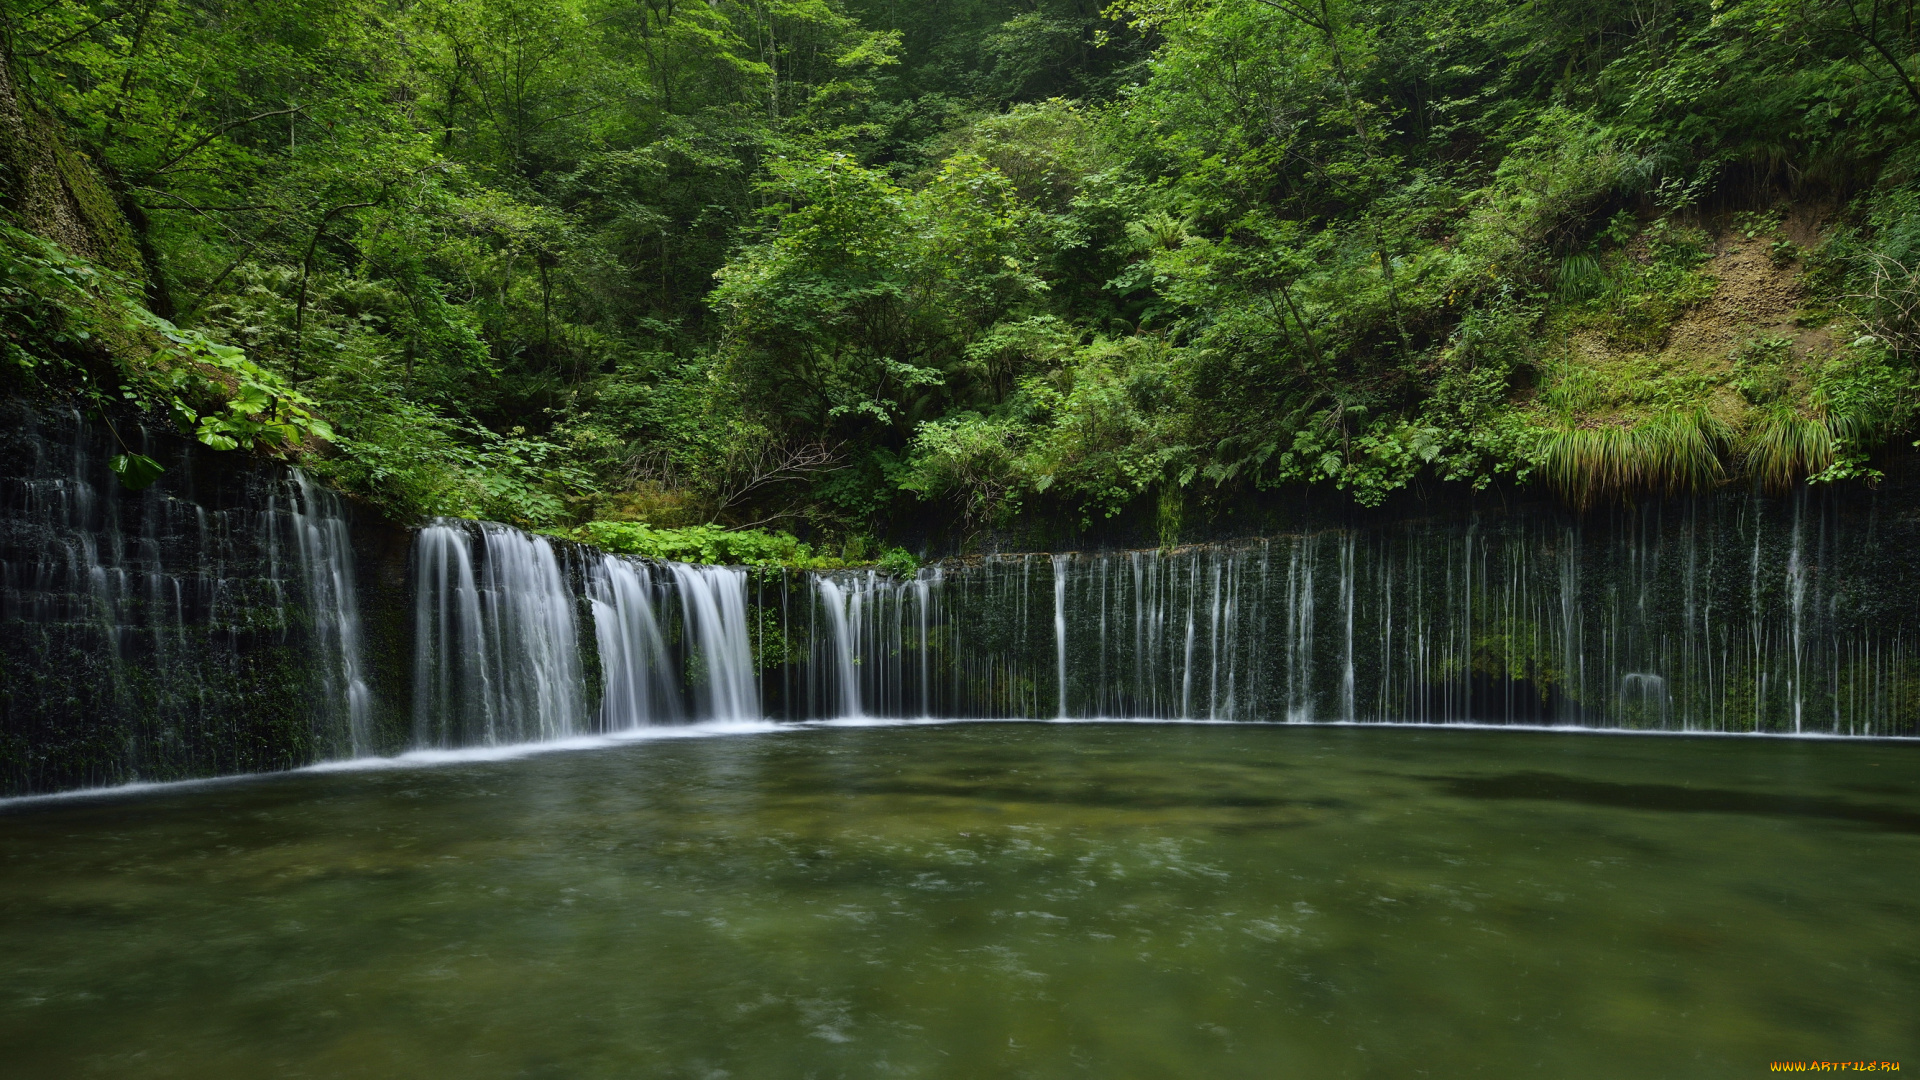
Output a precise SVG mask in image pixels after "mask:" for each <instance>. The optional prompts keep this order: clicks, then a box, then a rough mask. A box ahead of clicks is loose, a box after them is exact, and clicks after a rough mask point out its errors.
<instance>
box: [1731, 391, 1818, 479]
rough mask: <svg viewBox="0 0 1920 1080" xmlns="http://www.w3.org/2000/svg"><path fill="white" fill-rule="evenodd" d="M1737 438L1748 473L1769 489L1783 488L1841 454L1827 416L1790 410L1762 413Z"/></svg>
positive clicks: (1813, 472)
mask: <svg viewBox="0 0 1920 1080" xmlns="http://www.w3.org/2000/svg"><path fill="white" fill-rule="evenodd" d="M1740 441H1741V451H1742V456H1743V457H1744V458H1745V464H1746V472H1747V475H1748V476H1751V477H1752V478H1753V480H1754V482H1755V483H1757V484H1759V485H1760V486H1761V487H1762V488H1765V489H1766V490H1768V491H1785V490H1787V489H1788V488H1790V487H1792V486H1793V485H1795V484H1797V483H1799V482H1800V481H1801V480H1804V479H1806V478H1807V477H1809V476H1812V475H1813V474H1815V473H1818V472H1820V471H1821V470H1823V469H1825V468H1826V467H1827V466H1829V465H1832V464H1833V463H1834V461H1835V460H1836V459H1837V458H1838V457H1839V456H1840V440H1838V439H1836V438H1835V437H1834V430H1833V427H1832V425H1830V424H1829V423H1828V420H1827V418H1826V417H1824V416H1803V415H1801V414H1800V413H1798V412H1795V411H1793V410H1792V409H1769V410H1767V411H1766V412H1763V413H1761V414H1760V415H1759V417H1758V418H1756V419H1755V420H1754V422H1753V423H1752V424H1751V425H1750V426H1748V428H1747V430H1746V433H1745V435H1744V437H1743V438H1742V439H1741V440H1740Z"/></svg>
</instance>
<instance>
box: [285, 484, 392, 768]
mask: <svg viewBox="0 0 1920 1080" xmlns="http://www.w3.org/2000/svg"><path fill="white" fill-rule="evenodd" d="M293 480H294V489H295V491H296V492H297V493H298V498H297V499H296V500H295V501H294V503H293V506H292V510H291V513H290V516H291V517H292V524H293V533H294V537H295V542H296V544H297V545H298V549H299V552H300V563H301V566H302V568H303V569H304V571H305V577H306V583H307V606H308V611H309V612H310V617H311V618H312V621H313V636H314V650H315V652H316V653H318V654H319V655H318V656H317V658H316V659H317V660H318V663H317V664H316V665H315V667H316V670H317V671H318V672H319V682H320V688H319V689H320V697H319V701H320V707H321V708H322V709H323V710H324V711H327V712H329V713H331V714H332V715H334V716H336V717H338V719H339V721H340V722H341V724H343V725H344V728H345V732H346V736H347V745H346V747H345V749H346V751H347V752H348V753H349V754H351V755H353V756H355V757H359V756H363V755H366V754H371V753H373V752H374V749H375V747H374V741H373V730H372V725H373V700H372V696H371V695H370V694H369V693H368V690H367V681H366V676H365V662H364V659H363V657H362V654H361V649H362V645H361V638H360V604H359V601H358V599H357V597H356V590H355V587H354V567H353V543H352V540H351V538H350V537H349V535H348V532H347V521H346V518H345V516H344V515H342V513H341V512H340V500H339V497H338V496H336V495H334V494H333V493H332V492H330V491H328V490H326V489H325V488H322V487H320V486H319V485H317V484H315V483H313V482H312V481H311V480H309V479H307V476H306V474H305V473H302V472H300V471H299V470H298V469H296V470H294V473H293Z"/></svg>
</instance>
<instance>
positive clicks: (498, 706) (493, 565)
mask: <svg viewBox="0 0 1920 1080" xmlns="http://www.w3.org/2000/svg"><path fill="white" fill-rule="evenodd" d="M476 533H477V536H476V535H475V534H476ZM476 540H478V542H479V550H480V552H481V554H483V555H484V558H481V559H479V560H476V558H475V541H476ZM414 550H415V558H414V566H415V590H416V593H415V604H416V607H415V620H416V622H415V666H414V672H415V675H414V706H413V708H414V730H415V744H416V745H418V746H441V747H445V746H470V745H496V744H500V743H515V742H532V741H537V740H543V739H556V738H564V737H566V736H568V735H573V734H578V733H580V732H582V731H584V730H586V704H585V682H584V679H583V678H582V674H581V665H580V651H579V641H578V639H577V629H576V625H575V622H574V597H573V593H572V592H571V591H570V590H569V589H568V587H567V583H566V580H565V579H564V577H563V576H562V574H561V572H560V566H559V562H558V560H557V559H556V558H555V555H554V550H553V546H552V545H551V544H550V543H548V542H547V540H546V539H545V538H543V537H537V536H529V535H528V534H526V533H523V532H521V531H519V530H518V529H512V528H508V527H507V526H504V525H494V524H491V523H482V524H479V525H473V524H471V523H467V522H454V521H449V520H445V519H442V520H440V521H436V522H434V523H433V524H431V525H429V526H427V527H426V528H424V529H422V530H420V535H419V537H418V538H417V539H416V541H415V548H414Z"/></svg>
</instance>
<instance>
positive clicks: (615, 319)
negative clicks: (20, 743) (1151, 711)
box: [0, 0, 1920, 565]
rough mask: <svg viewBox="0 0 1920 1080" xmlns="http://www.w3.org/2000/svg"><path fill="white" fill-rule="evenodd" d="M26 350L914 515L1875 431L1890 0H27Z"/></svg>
mask: <svg viewBox="0 0 1920 1080" xmlns="http://www.w3.org/2000/svg"><path fill="white" fill-rule="evenodd" d="M4 10H5V22H4V26H3V27H0V33H4V42H0V45H3V46H4V48H5V50H6V54H7V64H6V65H5V66H4V69H3V70H0V191H4V194H5V206H4V211H5V217H6V223H5V224H4V225H3V226H0V230H3V234H0V323H3V325H0V333H3V334H4V342H5V353H6V359H5V360H4V361H0V384H4V385H0V392H4V393H7V394H11V395H15V396H26V397H31V398H36V399H41V400H49V401H60V402H67V403H71V404H72V405H73V406H74V407H75V408H79V409H84V410H87V411H90V412H93V413H96V414H97V415H99V416H101V417H103V418H106V419H108V420H109V421H110V422H111V423H113V424H115V425H117V428H116V430H117V431H118V433H119V434H118V437H120V438H121V440H122V444H123V447H124V449H125V453H124V454H122V455H120V456H118V457H116V458H115V459H114V469H115V472H116V473H117V474H119V476H120V478H121V481H122V483H124V484H126V485H127V486H129V487H142V486H145V485H148V484H152V483H155V482H159V481H160V480H161V479H163V477H162V474H161V471H160V466H159V464H158V463H157V462H155V461H154V460H153V459H152V458H151V457H150V456H148V455H146V454H143V453H141V452H139V451H140V447H139V446H138V445H137V442H136V440H137V434H136V433H135V432H134V431H133V430H132V429H131V427H130V425H134V424H143V425H146V426H147V427H148V428H151V429H154V430H158V429H161V428H173V429H175V430H177V431H178V432H180V433H181V434H183V435H187V436H189V437H192V438H194V439H197V440H198V441H199V442H200V443H203V444H205V445H206V446H208V447H211V448H214V449H216V450H221V451H227V452H232V453H237V454H256V455H263V456H268V457H277V458H282V459H286V460H288V461H291V462H295V463H297V464H299V465H300V466H301V467H302V468H303V469H304V470H305V471H306V472H307V473H309V474H311V475H314V476H317V477H319V478H322V479H323V480H324V481H325V482H327V483H329V484H331V485H333V486H334V487H336V488H338V489H340V490H341V491H343V492H346V493H348V494H350V495H352V496H355V497H358V498H359V499H362V500H365V501H367V502H368V503H370V504H372V505H373V506H375V507H377V508H378V509H380V510H381V511H382V512H384V513H386V514H388V515H389V516H391V517H393V518H395V519H398V520H402V521H419V520H424V519H426V518H429V517H432V516H436V515H446V516H459V517H478V518H487V519H493V520H498V521H502V522H508V523H511V524H514V525H518V526H521V527H524V528H529V529H534V530H539V531H544V532H549V533H554V534H559V535H566V536H571V537H576V538H580V539H586V540H591V541H593V542H594V543H596V544H598V545H600V546H602V547H605V548H607V549H609V550H615V551H624V552H628V553H631V554H645V555H656V556H664V557H671V558H678V559H687V560H693V561H726V562H736V563H739V562H747V563H755V562H761V563H765V562H781V563H788V564H798V565H809V564H819V565H828V564H834V563H844V562H862V561H873V560H876V559H888V560H896V561H902V560H903V561H905V562H906V563H908V564H911V563H912V561H913V559H914V558H915V556H914V555H913V554H909V553H908V552H907V551H906V550H904V549H903V548H902V546H901V544H902V542H903V541H902V538H903V537H907V536H913V537H919V538H921V541H920V544H919V546H920V548H921V550H922V552H923V553H924V551H925V549H926V547H927V542H926V540H925V538H927V537H943V538H945V539H944V540H942V541H941V542H940V544H937V545H935V546H941V545H944V547H945V548H946V549H947V550H973V549H978V548H980V547H981V546H982V545H993V544H995V543H1000V542H1001V540H999V539H996V538H1006V537H1015V538H1025V542H1027V543H1028V544H1029V546H1038V545H1037V544H1036V543H1035V542H1034V541H1035V539H1036V538H1038V540H1039V541H1042V542H1043V541H1044V540H1045V539H1046V536H1045V531H1046V530H1048V529H1053V530H1058V529H1061V528H1067V529H1082V530H1085V529H1096V528H1099V527H1101V525H1102V523H1106V522H1113V521H1115V520H1127V521H1135V522H1145V523H1147V524H1146V527H1147V528H1148V529H1149V530H1150V531H1152V533H1153V534H1154V535H1157V536H1158V537H1159V538H1160V540H1161V541H1162V542H1164V543H1173V542H1177V541H1178V540H1179V539H1180V537H1181V536H1182V535H1183V531H1184V530H1189V529H1191V528H1192V527H1193V523H1194V522H1199V521H1204V520H1206V518H1207V517H1208V515H1210V514H1212V513H1214V512H1215V511H1216V510H1217V509H1218V508H1220V507H1225V506H1230V505H1236V504H1244V503H1246V502H1248V501H1250V500H1251V501H1257V500H1259V499H1261V498H1263V497H1267V496H1268V495H1269V494H1270V493H1273V492H1277V491H1281V490H1294V489H1302V488H1304V489H1326V490H1328V491H1330V492H1334V493H1337V497H1338V498H1339V499H1343V500H1346V501H1347V502H1348V503H1349V504H1351V505H1355V506H1358V507H1372V506H1378V505H1380V504H1382V503H1383V502H1384V501H1386V500H1389V499H1392V498H1395V497H1397V496H1398V495H1399V494H1400V493H1407V492H1433V491H1446V490H1460V491H1472V490H1480V489H1485V488H1488V487H1489V486H1501V485H1506V486H1512V487H1514V488H1516V489H1529V490H1531V489H1538V490H1540V491H1541V492H1543V493H1550V494H1551V496H1552V497H1554V498H1557V499H1560V500H1563V501H1564V502H1566V503H1567V504H1569V505H1571V506H1573V507H1575V508H1586V507H1591V506H1596V505H1600V504H1603V503H1607V502H1612V501H1618V500H1623V499H1634V498H1642V497H1649V496H1661V495H1671V494H1679V493H1685V492H1691V491H1699V490H1704V489H1707V488H1711V487H1716V486H1720V485H1729V484H1747V485H1754V486H1757V487H1759V488H1762V489H1766V490H1774V491H1781V490H1786V489H1789V488H1792V487H1794V486H1795V485H1799V484H1802V483H1811V484H1872V483H1874V482H1875V481H1876V480H1877V479H1879V478H1880V477H1881V475H1882V473H1883V472H1884V470H1885V469H1886V468H1887V467H1889V465H1890V464H1891V461H1890V459H1891V458H1892V457H1894V456H1896V454H1897V453H1898V452H1899V451H1900V450H1902V449H1904V448H1907V447H1909V446H1910V445H1911V440H1912V437H1913V432H1912V431H1911V427H1912V424H1911V421H1912V419H1913V416H1914V411H1915V360H1916V352H1917V351H1920V323H1916V321H1915V320H1916V317H1920V141H1916V140H1915V138H1914V134H1915V122H1916V118H1920V4H1917V3H1916V0H1532V2H1514V0H1429V2H1423V3H1413V2H1407V0H1372V2H1358V0H1116V2H1115V3H1113V4H1112V5H1111V6H1105V7H1103V6H1101V5H1100V4H1098V3H1094V2H1090V0H924V2H921V3H911V4H910V3H900V2H898V0H708V2H706V3H693V2H689V0H276V2H274V3H260V2H257V0H256V2H244V0H5V5H4Z"/></svg>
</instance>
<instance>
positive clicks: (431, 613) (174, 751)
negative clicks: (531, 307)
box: [0, 414, 1920, 792]
mask: <svg viewBox="0 0 1920 1080" xmlns="http://www.w3.org/2000/svg"><path fill="white" fill-rule="evenodd" d="M63 425H64V427H65V429H66V430H64V431H62V430H59V429H61V428H62V426H63ZM122 434H124V435H125V436H126V438H127V440H128V441H127V442H126V443H125V444H124V445H127V446H132V447H138V448H141V449H142V451H143V452H150V453H152V454H154V455H159V456H161V457H162V458H164V459H165V460H164V464H165V465H166V467H167V472H166V473H165V474H164V479H163V481H162V482H161V483H160V484H157V485H155V486H153V487H151V488H148V489H147V490H145V491H141V492H129V491H124V490H122V489H120V488H119V487H118V486H116V485H115V484H114V482H113V480H112V479H111V476H110V474H109V473H108V472H107V471H106V460H107V459H108V458H109V457H110V456H111V453H112V452H114V451H115V449H116V447H117V446H120V445H122V444H121V443H120V435H122ZM0 448H3V449H5V450H6V452H7V454H8V455H10V456H9V457H0V465H4V467H0V497H4V499H5V511H6V512H5V514H4V516H0V624H3V625H4V628H5V633H4V634H0V661H3V662H0V735H5V736H6V739H7V740H11V741H10V742H9V741H6V740H0V785H3V786H4V788H5V790H6V791H8V792H23V791H38V790H57V789H59V788H61V787H71V786H76V785H82V784H88V783H109V782H115V781H120V780H128V779H174V778H183V777H188V776H206V775H218V774H222V773H231V772H238V771H254V770H262V769H274V768H287V767H292V766H297V765H302V764H308V763H311V762H315V761H323V760H327V759H329V758H344V757H349V756H356V755H366V754H378V753H393V752H396V751H400V750H404V749H407V748H408V747H409V746H411V747H416V748H442V747H463V746H491V745H500V744H505V743H522V742H537V741H541V740H552V739H562V738H567V737H570V736H575V735H581V734H587V733H593V732H618V731H624V730H629V729H634V728H640V727H646V726H650V725H657V724H671V723H679V722H686V721H695V722H698V721H711V720H723V721H736V720H758V719H763V718H765V717H766V716H767V715H769V714H771V715H774V716H778V717H781V718H787V719H811V718H823V717H868V716H870V717H882V718H891V717H901V718H905V717H927V718H968V717H996V718H1012V717H1046V718H1071V717H1112V718H1166V719H1208V720H1216V721H1223V720H1286V721H1300V722H1305V721H1344V722H1372V721H1395V722H1415V723H1439V724H1445V723H1532V724H1570V725H1585V726H1597V727H1629V728H1656V729H1662V730H1677V731H1774V732H1788V733H1793V732H1800V733H1832V734H1843V735H1845V734H1850V735H1889V734H1916V733H1920V624H1917V622H1916V619H1915V617H1914V612H1913V610H1912V606H1911V603H1910V601H1909V600H1908V599H1907V598H1908V597H1910V596H1911V595H1913V594H1914V592H1915V591H1917V590H1920V543H1917V542H1915V541H1916V540H1920V537H1915V536H1913V535H1912V534H1913V533H1914V531H1915V530H1914V529H1913V527H1912V526H1911V525H1910V524H1908V522H1907V520H1906V519H1905V518H1904V517H1901V516H1899V515H1891V514H1882V513H1881V511H1880V510H1879V509H1878V508H1877V507H1878V505H1879V504H1878V502H1876V501H1873V500H1865V499H1860V498H1853V499H1847V498H1840V497H1836V496H1832V495H1828V494H1825V493H1815V492H1809V491H1804V490H1803V491H1799V492H1796V493H1795V494H1794V496H1793V497H1791V498H1790V499H1784V500H1770V499H1765V498H1761V497H1757V496H1752V497H1740V496H1737V495H1733V494H1726V495H1722V496H1717V497H1713V498H1701V499H1695V500H1683V501H1676V502H1673V503H1667V504H1655V505H1652V506H1649V507H1648V508H1646V509H1643V510H1635V511H1628V510H1621V511H1616V512H1613V513H1612V515H1611V516H1607V515H1600V514H1593V515H1586V516H1580V517H1574V516H1568V515H1559V514H1556V513H1552V512H1540V513H1532V512H1525V513H1521V512H1515V513H1506V514H1491V515H1484V516H1473V515H1456V516H1453V517H1445V516H1440V517H1435V518H1431V519H1422V520H1412V521H1402V522H1399V523H1383V524H1376V525H1373V526H1369V527H1366V528H1335V529H1326V530H1323V531H1319V532H1308V533H1301V534H1297V535H1288V536H1281V537H1276V538H1274V539H1271V540H1264V541H1252V542H1245V543H1239V544H1228V545H1214V546H1201V547H1191V548H1181V549H1175V550H1139V551H1125V552H1116V553H1104V554H1103V553H1055V554H1053V555H1051V556H1047V557H1042V556H1035V555H1008V556H987V557H976V558H970V559H964V560H960V559H956V560H950V561H947V562H945V563H941V564H937V565H933V566H930V567H928V568H926V569H923V570H921V571H919V572H918V573H916V574H914V575H911V576H908V577H904V578H896V577H893V576H890V575H887V574H884V573H880V572H877V571H872V570H862V571H836V572H832V573H820V574H809V573H798V574H775V575H769V574H766V573H763V572H756V576H755V578H754V579H753V583H752V584H751V590H752V593H751V596H750V595H749V589H750V583H749V578H748V575H747V572H746V571H743V570H740V569H737V568H723V567H711V566H689V565H683V564H671V563H660V562H650V561H646V560H640V559H631V558H624V557H620V556H615V555H606V554H602V553H599V552H595V551H592V550H591V549H587V548H584V547H580V546H577V545H572V544H568V543H564V542H557V541H549V540H548V539H545V538H543V537H538V536H533V535H530V534H527V533H524V532H521V531H519V530H517V529H513V528H510V527H507V526H504V525H495V524H488V523H477V522H467V521H450V520H440V521H436V522H433V523H432V524H430V525H428V526H427V527H426V528H424V529H421V530H419V532H418V533H417V534H415V535H414V537H413V540H412V548H411V551H410V553H408V552H407V551H406V550H405V549H404V548H401V547H400V546H399V545H398V543H397V540H398V538H399V537H400V536H401V535H403V534H399V533H398V532H397V530H392V529H387V530H386V531H384V532H383V531H381V530H382V529H383V528H385V527H384V526H381V525H380V524H379V523H377V522H370V521H368V520H367V519H364V518H359V517H357V516H353V515H349V513H348V507H347V506H346V504H345V503H344V502H343V500H341V499H340V498H339V497H337V496H335V495H334V494H333V493H331V492H329V491H328V490H326V489H325V488H323V487H321V486H320V485H318V484H316V483H314V482H313V481H312V480H310V479H309V478H307V477H305V476H304V475H301V474H299V473H297V472H294V473H291V474H290V473H288V472H287V471H286V470H284V469H277V468H272V467H265V466H259V465H247V464H236V465H234V466H232V467H231V468H228V471H226V472H220V471H218V470H216V469H214V468H213V467H212V466H209V465H206V464H204V463H203V462H201V461H200V460H199V459H198V458H197V457H196V454H197V451H195V450H194V449H193V448H192V447H191V446H190V445H186V444H179V443H174V444H168V443H165V442H164V440H157V439H155V438H153V437H151V436H150V435H149V434H148V433H146V432H145V431H144V430H142V429H139V428H138V427H137V426H133V425H129V426H127V427H126V429H125V430H124V431H122V432H120V433H118V434H114V433H108V432H106V431H105V430H104V429H96V428H95V427H92V426H90V425H88V424H87V423H86V422H84V421H83V420H82V419H81V418H79V417H78V416H77V415H74V416H72V417H70V418H67V419H65V420H61V419H57V418H56V419H54V420H51V421H49V420H48V419H47V418H44V417H40V416H38V414H31V415H26V416H25V418H24V419H23V420H22V421H21V422H20V423H18V424H16V425H15V426H14V427H13V428H12V429H10V430H9V429H5V428H4V426H3V425H0ZM224 460H232V459H223V461H224ZM7 462H10V464H7ZM222 467H223V468H226V466H222ZM356 530H358V531H356ZM369 530H371V532H369ZM357 543H358V544H362V545H363V549H362V554H363V555H364V554H365V553H366V552H367V551H371V552H372V553H373V554H372V557H373V560H374V563H373V565H372V566H371V567H370V568H362V567H360V566H357V565H356V560H357V558H358V557H357V556H356V546H355V545H356V544H357ZM366 545H371V546H370V547H369V546H366ZM363 577H364V578H365V581H366V582H373V583H377V584H378V586H379V587H378V588H377V589H375V590H374V591H370V592H364V591H362V589H363V586H364V583H363V582H362V581H361V579H362V578H363ZM403 579H404V580H403ZM409 585H410V589H411V591H410V592H409V591H408V586H409ZM1048 599H1050V600H1051V603H1048V602H1047V600H1048ZM401 605H405V606H404V607H402V606H401ZM369 613H371V614H369ZM409 616H410V617H409ZM583 620H584V621H583ZM370 628H371V629H370ZM589 631H590V632H589ZM409 689H410V690H411V693H409V692H408V690H409ZM9 747H16V748H17V747H25V748H26V749H25V750H17V749H9Z"/></svg>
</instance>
